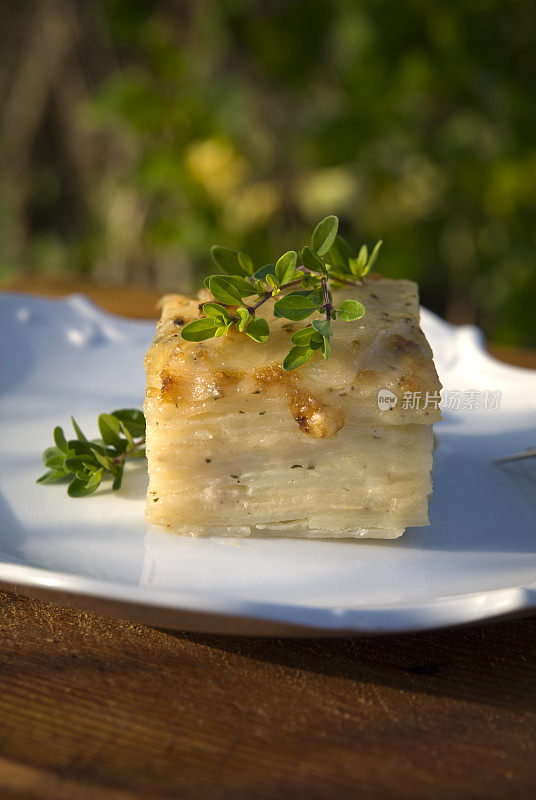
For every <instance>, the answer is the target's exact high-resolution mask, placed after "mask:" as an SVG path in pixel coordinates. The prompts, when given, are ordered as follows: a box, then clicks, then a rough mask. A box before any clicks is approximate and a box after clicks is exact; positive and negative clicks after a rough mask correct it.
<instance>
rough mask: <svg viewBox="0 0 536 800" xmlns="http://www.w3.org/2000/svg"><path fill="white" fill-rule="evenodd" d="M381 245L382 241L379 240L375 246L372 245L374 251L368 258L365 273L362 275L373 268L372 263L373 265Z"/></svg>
mask: <svg viewBox="0 0 536 800" xmlns="http://www.w3.org/2000/svg"><path fill="white" fill-rule="evenodd" d="M382 244H383V239H379V240H378V241H377V242H376V244H375V245H374V249H373V251H372V253H371V254H370V258H369V260H368V263H367V267H366V270H367V272H365V273H364V274H365V275H366V274H367V273H368V272H370V270H371V269H372V267H373V266H374V263H375V261H376V259H377V258H378V253H379V252H380V247H381V246H382Z"/></svg>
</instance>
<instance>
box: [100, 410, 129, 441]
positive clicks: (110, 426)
mask: <svg viewBox="0 0 536 800" xmlns="http://www.w3.org/2000/svg"><path fill="white" fill-rule="evenodd" d="M98 425H99V431H100V435H101V436H102V438H103V441H104V442H105V444H108V445H110V446H111V447H116V448H121V447H122V446H123V442H122V440H121V437H120V436H119V432H120V430H121V426H120V422H119V420H118V419H117V417H114V416H113V415H112V414H99V419H98Z"/></svg>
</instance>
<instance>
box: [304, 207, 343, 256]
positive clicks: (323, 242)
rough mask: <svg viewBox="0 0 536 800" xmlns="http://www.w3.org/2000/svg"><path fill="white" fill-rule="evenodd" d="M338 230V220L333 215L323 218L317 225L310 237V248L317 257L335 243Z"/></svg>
mask: <svg viewBox="0 0 536 800" xmlns="http://www.w3.org/2000/svg"><path fill="white" fill-rule="evenodd" d="M338 229H339V220H338V218H337V217H335V216H334V215H330V216H329V217H325V219H323V220H322V221H321V222H319V223H318V225H317V226H316V228H315V229H314V231H313V235H312V236H311V246H312V248H313V250H315V251H316V252H317V253H318V255H319V256H323V255H325V254H326V253H327V252H328V250H329V249H330V247H331V246H332V244H333V242H334V241H335V237H336V236H337V231H338ZM306 266H307V265H306Z"/></svg>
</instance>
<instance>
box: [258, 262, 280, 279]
mask: <svg viewBox="0 0 536 800" xmlns="http://www.w3.org/2000/svg"><path fill="white" fill-rule="evenodd" d="M267 275H275V264H265V265H264V267H261V268H260V269H258V270H257V271H256V272H254V273H253V277H254V278H255V280H259V281H262V280H264V279H265V278H266V276H267Z"/></svg>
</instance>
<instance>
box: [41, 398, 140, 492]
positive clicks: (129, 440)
mask: <svg viewBox="0 0 536 800" xmlns="http://www.w3.org/2000/svg"><path fill="white" fill-rule="evenodd" d="M71 422H72V425H73V428H74V432H75V434H76V438H75V439H69V440H67V438H66V437H65V434H64V432H63V429H62V428H60V427H59V426H58V427H56V428H54V446H53V447H47V449H46V450H45V452H44V453H43V462H44V464H45V466H46V467H48V471H47V472H45V474H44V475H41V477H40V478H38V479H37V483H54V482H57V481H66V480H68V481H69V486H68V488H67V493H68V494H69V496H70V497H85V496H86V495H88V494H92V493H93V492H94V491H96V489H97V488H98V487H99V485H100V483H101V481H102V480H103V478H112V479H113V483H112V489H113V490H114V491H115V490H117V489H120V488H121V482H122V480H123V471H124V468H125V462H126V461H127V459H128V460H130V459H134V458H143V456H144V455H145V417H144V416H143V412H142V411H138V409H136V408H121V409H118V410H117V411H112V413H111V414H100V416H99V419H98V426H99V431H100V434H101V438H99V439H87V438H86V436H85V435H84V433H83V432H82V430H81V428H80V426H79V425H78V423H77V422H76V420H75V419H74V418H73V417H71Z"/></svg>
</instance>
